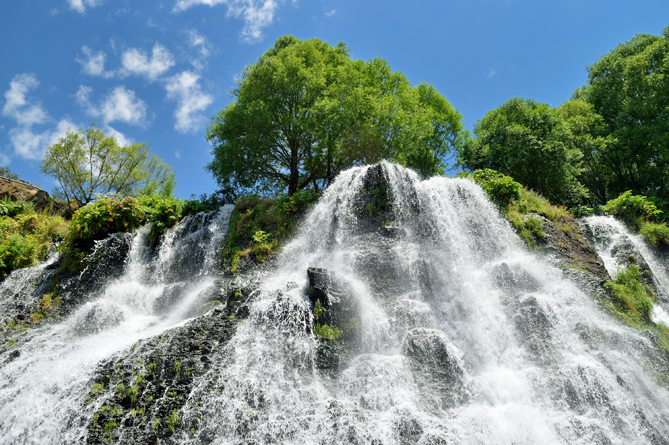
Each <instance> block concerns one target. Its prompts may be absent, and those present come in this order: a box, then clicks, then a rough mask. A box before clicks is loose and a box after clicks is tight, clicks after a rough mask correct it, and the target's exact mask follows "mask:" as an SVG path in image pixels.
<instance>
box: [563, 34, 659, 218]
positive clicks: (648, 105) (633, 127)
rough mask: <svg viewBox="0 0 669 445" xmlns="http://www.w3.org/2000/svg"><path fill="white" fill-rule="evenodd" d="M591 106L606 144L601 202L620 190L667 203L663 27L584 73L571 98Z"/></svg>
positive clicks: (626, 44)
mask: <svg viewBox="0 0 669 445" xmlns="http://www.w3.org/2000/svg"><path fill="white" fill-rule="evenodd" d="M574 97H575V98H580V99H583V100H585V101H587V102H589V103H590V104H592V105H593V106H594V109H595V111H596V112H597V113H599V114H600V115H601V116H602V118H603V120H604V124H605V130H606V131H605V133H606V135H610V136H611V137H612V140H613V141H614V143H612V144H611V145H610V146H609V148H608V150H607V151H606V153H604V156H603V164H604V165H605V166H606V169H607V171H608V174H609V175H610V179H609V181H608V184H607V196H608V197H609V198H613V197H615V196H618V195H619V194H620V193H622V192H624V191H626V190H632V191H633V192H634V193H635V194H641V195H647V196H650V197H654V198H655V199H656V200H657V201H658V202H660V203H662V202H663V203H664V205H666V204H668V203H669V27H667V28H665V29H664V31H663V34H662V35H661V36H653V35H648V34H638V35H636V36H634V37H633V38H632V39H631V40H629V41H627V42H625V43H623V44H621V45H618V46H617V47H616V48H615V49H614V50H612V51H611V52H609V53H608V54H606V55H604V56H603V57H601V58H600V59H599V60H598V61H597V62H595V63H594V64H592V65H590V66H589V67H588V82H587V84H586V85H585V86H583V87H582V88H580V89H578V90H577V91H576V92H575V93H574Z"/></svg>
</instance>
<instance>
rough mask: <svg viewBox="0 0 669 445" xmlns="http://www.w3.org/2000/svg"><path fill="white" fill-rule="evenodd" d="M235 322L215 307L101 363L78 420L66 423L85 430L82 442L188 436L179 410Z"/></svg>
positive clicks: (149, 441) (154, 440) (155, 440)
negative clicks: (186, 322)
mask: <svg viewBox="0 0 669 445" xmlns="http://www.w3.org/2000/svg"><path fill="white" fill-rule="evenodd" d="M238 322H239V321H238V320H235V319H231V318H230V317H229V315H228V314H227V313H226V312H225V311H224V310H223V308H215V309H214V310H213V311H211V312H209V313H208V314H207V315H205V316H202V317H200V318H197V319H195V320H193V321H191V322H189V323H188V324H186V325H185V326H182V327H178V328H174V329H171V330H169V331H166V332H164V333H163V334H161V335H160V336H158V337H154V338H152V339H148V340H143V341H140V342H138V343H137V344H135V345H134V346H133V347H132V348H131V349H130V350H128V351H126V352H124V353H121V354H119V355H118V356H117V357H114V358H112V359H109V360H106V361H105V362H103V363H101V364H100V365H99V366H98V369H97V371H96V373H95V375H94V376H93V378H92V379H91V380H90V382H89V388H90V392H89V396H88V400H87V403H86V405H85V406H82V413H84V414H79V415H83V416H84V417H83V418H81V419H79V420H77V419H71V421H72V422H84V423H85V424H86V425H87V427H86V432H87V435H86V438H85V443H87V444H104V443H109V442H110V441H111V442H114V443H121V444H154V443H158V442H161V443H179V442H180V440H178V439H177V438H178V437H182V436H184V435H186V436H187V435H190V434H194V433H195V432H196V431H197V430H198V428H199V424H191V423H189V424H185V423H184V422H182V420H181V419H182V418H183V417H184V416H183V415H182V414H181V413H180V409H181V408H182V407H183V406H184V405H185V404H186V401H187V400H188V399H189V397H190V395H191V393H192V392H193V390H194V388H195V385H196V383H195V382H196V379H197V378H198V377H200V376H202V375H203V374H204V373H205V372H206V371H207V370H208V369H209V367H210V363H211V362H212V356H213V355H215V354H217V353H218V351H221V350H222V348H223V347H224V346H225V344H227V342H228V341H229V340H230V339H231V338H232V336H233V335H234V333H235V331H236V327H237V323H238ZM191 430H192V431H191Z"/></svg>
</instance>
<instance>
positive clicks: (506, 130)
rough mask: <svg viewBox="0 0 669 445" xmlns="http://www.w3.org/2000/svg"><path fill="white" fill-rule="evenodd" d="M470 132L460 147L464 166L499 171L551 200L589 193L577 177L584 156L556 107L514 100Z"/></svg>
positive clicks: (572, 199) (578, 197) (577, 197)
mask: <svg viewBox="0 0 669 445" xmlns="http://www.w3.org/2000/svg"><path fill="white" fill-rule="evenodd" d="M474 135H475V136H476V139H475V140H470V141H468V143H467V144H465V146H463V147H462V149H461V150H460V155H459V160H460V163H461V164H462V165H463V166H464V167H466V168H467V169H469V170H477V169H492V170H497V171H499V172H501V173H503V174H505V175H508V176H511V177H513V178H514V179H516V180H517V181H519V182H520V183H522V184H523V185H525V186H526V187H528V188H531V189H533V190H534V191H536V192H538V193H541V194H542V195H543V196H545V197H546V198H548V199H550V200H552V201H554V202H579V201H580V200H582V199H583V198H585V197H586V196H587V191H586V189H585V188H584V187H583V186H582V185H581V184H580V182H579V181H578V179H577V178H578V177H579V176H580V175H581V173H582V172H581V170H582V167H581V165H582V162H581V159H582V157H583V156H582V154H581V152H580V151H579V150H578V148H577V147H576V144H575V136H574V134H573V133H572V132H571V131H570V128H569V126H568V125H566V124H565V119H564V115H563V114H562V113H561V112H560V110H559V109H554V108H551V107H550V106H549V105H548V104H543V103H538V102H535V101H533V100H529V99H522V98H513V99H511V100H509V101H507V102H505V103H504V104H502V105H501V106H499V107H498V108H496V109H494V110H492V111H489V112H488V113H486V115H485V116H484V117H483V119H481V120H480V121H477V122H476V124H475V125H474Z"/></svg>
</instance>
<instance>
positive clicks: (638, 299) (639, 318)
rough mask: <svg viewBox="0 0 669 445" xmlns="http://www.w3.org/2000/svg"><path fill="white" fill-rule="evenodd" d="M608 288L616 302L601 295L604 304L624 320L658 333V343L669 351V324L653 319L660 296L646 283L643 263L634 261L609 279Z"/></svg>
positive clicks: (635, 326) (631, 324) (642, 328)
mask: <svg viewBox="0 0 669 445" xmlns="http://www.w3.org/2000/svg"><path fill="white" fill-rule="evenodd" d="M604 288H606V289H607V290H608V291H609V293H610V294H611V295H612V296H613V302H610V301H604V300H601V299H599V298H598V300H599V301H600V302H601V303H602V304H603V305H604V307H606V308H607V309H608V310H609V311H610V312H611V313H612V314H613V315H614V316H616V317H617V318H618V319H619V320H621V321H622V322H623V323H625V324H627V325H629V326H632V327H634V328H637V329H641V330H647V331H650V332H652V333H653V334H655V336H656V338H657V341H656V344H657V346H658V347H659V348H660V349H663V350H664V351H665V352H666V353H667V354H669V328H667V327H666V326H663V325H661V324H655V323H653V321H652V320H651V318H650V314H651V312H652V310H653V304H654V303H655V302H656V301H657V296H656V295H655V293H654V292H653V290H652V289H651V288H650V286H648V285H647V284H644V283H643V275H642V272H641V269H640V268H639V266H637V265H636V264H630V265H629V266H628V267H627V269H624V270H622V271H620V272H619V273H618V275H617V276H616V278H615V280H613V281H607V282H606V283H605V284H604Z"/></svg>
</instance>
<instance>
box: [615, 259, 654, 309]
mask: <svg viewBox="0 0 669 445" xmlns="http://www.w3.org/2000/svg"><path fill="white" fill-rule="evenodd" d="M604 287H605V288H606V289H608V290H609V291H611V293H612V294H613V296H614V298H615V299H616V303H617V304H618V306H619V308H620V309H622V310H624V311H625V312H627V313H628V314H630V315H631V317H632V318H633V319H637V320H639V321H643V322H649V321H650V313H651V311H652V310H653V302H654V301H657V296H656V295H655V293H654V292H653V291H652V289H651V288H650V287H649V286H648V285H647V284H644V283H643V281H642V275H641V269H639V266H637V265H636V264H630V265H629V267H627V269H624V270H622V271H620V272H619V273H618V275H617V276H616V278H615V280H613V281H607V282H606V284H604Z"/></svg>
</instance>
